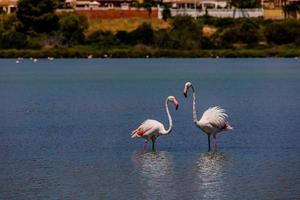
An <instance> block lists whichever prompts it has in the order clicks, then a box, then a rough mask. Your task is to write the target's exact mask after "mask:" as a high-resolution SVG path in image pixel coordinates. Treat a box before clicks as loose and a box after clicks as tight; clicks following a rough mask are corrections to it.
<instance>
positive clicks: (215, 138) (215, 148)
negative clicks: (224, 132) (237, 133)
mask: <svg viewBox="0 0 300 200" xmlns="http://www.w3.org/2000/svg"><path fill="white" fill-rule="evenodd" d="M213 137H214V151H217V150H218V142H217V137H216V135H214V136H213Z"/></svg>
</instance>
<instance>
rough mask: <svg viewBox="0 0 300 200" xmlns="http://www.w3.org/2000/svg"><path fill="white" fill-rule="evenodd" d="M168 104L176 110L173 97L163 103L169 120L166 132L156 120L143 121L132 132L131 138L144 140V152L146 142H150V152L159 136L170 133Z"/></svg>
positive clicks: (170, 122)
mask: <svg viewBox="0 0 300 200" xmlns="http://www.w3.org/2000/svg"><path fill="white" fill-rule="evenodd" d="M168 102H172V103H173V104H174V106H175V108H176V110H177V109H178V106H179V104H178V101H177V100H176V98H175V97H174V96H169V97H168V98H167V99H166V101H165V111H166V113H167V116H168V120H169V128H168V129H167V130H166V129H165V128H164V125H163V124H162V123H160V122H159V121H157V120H153V119H147V120H146V121H144V122H143V123H142V124H141V125H140V126H139V127H138V128H137V129H135V130H134V131H132V133H131V138H135V137H140V138H144V139H145V143H144V150H145V149H146V148H147V144H148V141H149V140H151V141H152V151H154V150H155V140H156V138H157V137H158V136H160V135H167V134H169V133H170V132H171V130H172V128H173V122H172V118H171V115H170V112H169V108H168Z"/></svg>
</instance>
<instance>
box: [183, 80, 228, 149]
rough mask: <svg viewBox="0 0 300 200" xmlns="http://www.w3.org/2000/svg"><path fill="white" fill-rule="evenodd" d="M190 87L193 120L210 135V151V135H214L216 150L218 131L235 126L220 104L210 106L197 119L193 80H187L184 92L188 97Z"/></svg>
mask: <svg viewBox="0 0 300 200" xmlns="http://www.w3.org/2000/svg"><path fill="white" fill-rule="evenodd" d="M189 88H192V90H193V120H194V123H195V125H196V126H197V127H198V128H200V129H201V130H202V131H203V132H204V133H206V134H207V136H208V151H210V137H211V136H213V138H214V139H215V147H214V148H215V150H216V147H217V138H216V137H217V133H220V132H222V131H230V130H233V127H231V126H230V124H229V123H228V122H227V121H226V117H228V115H227V114H226V113H225V110H224V109H222V108H220V107H219V106H215V107H210V108H208V109H207V110H206V111H205V112H204V113H203V115H202V117H201V119H200V120H198V119H197V113H196V94H195V89H194V86H193V85H192V83H191V82H186V83H185V85H184V90H183V94H184V96H185V97H187V93H188V90H189Z"/></svg>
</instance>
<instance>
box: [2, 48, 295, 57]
mask: <svg viewBox="0 0 300 200" xmlns="http://www.w3.org/2000/svg"><path fill="white" fill-rule="evenodd" d="M19 57H22V58H30V57H32V58H48V57H53V58H267V57H282V58H293V57H300V48H299V49H239V50H232V49H218V50H216V49H212V50H171V49H136V48H133V49H107V50H87V49H79V48H76V49H75V48H63V49H44V50H31V49H23V50H17V49H6V50H4V49H1V50H0V58H19Z"/></svg>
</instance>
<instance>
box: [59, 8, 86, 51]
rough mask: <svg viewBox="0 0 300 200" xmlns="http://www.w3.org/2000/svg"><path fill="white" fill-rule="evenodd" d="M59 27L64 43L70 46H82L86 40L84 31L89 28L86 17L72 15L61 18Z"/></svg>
mask: <svg viewBox="0 0 300 200" xmlns="http://www.w3.org/2000/svg"><path fill="white" fill-rule="evenodd" d="M59 27H60V29H59V31H60V34H61V35H62V37H63V43H65V44H68V45H72V44H81V43H83V42H84V39H85V37H84V30H85V29H86V28H88V22H87V19H86V18H85V17H83V16H81V15H78V14H75V13H71V14H66V15H64V16H62V17H61V18H60V20H59Z"/></svg>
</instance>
